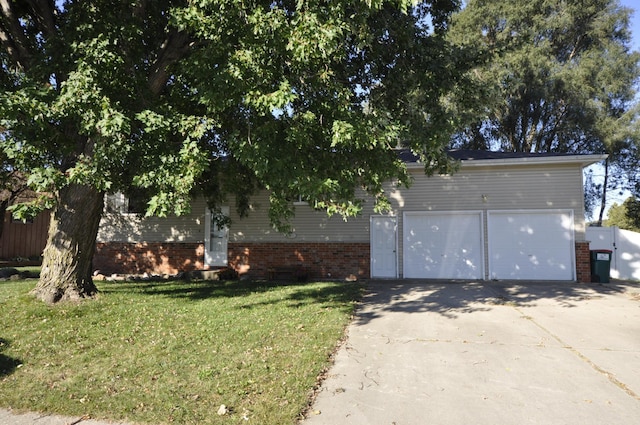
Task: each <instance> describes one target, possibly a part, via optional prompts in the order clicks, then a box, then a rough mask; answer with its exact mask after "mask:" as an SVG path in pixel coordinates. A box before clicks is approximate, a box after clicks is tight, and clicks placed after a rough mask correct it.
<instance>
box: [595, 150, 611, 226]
mask: <svg viewBox="0 0 640 425" xmlns="http://www.w3.org/2000/svg"><path fill="white" fill-rule="evenodd" d="M608 184H609V158H607V159H605V160H604V184H603V185H602V199H601V200H600V214H599V215H598V223H597V225H598V227H602V218H603V217H604V210H605V208H606V207H607V185H608Z"/></svg>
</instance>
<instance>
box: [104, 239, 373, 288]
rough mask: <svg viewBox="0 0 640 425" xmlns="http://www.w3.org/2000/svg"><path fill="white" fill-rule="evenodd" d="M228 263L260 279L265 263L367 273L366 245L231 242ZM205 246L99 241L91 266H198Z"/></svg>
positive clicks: (159, 270) (313, 274)
mask: <svg viewBox="0 0 640 425" xmlns="http://www.w3.org/2000/svg"><path fill="white" fill-rule="evenodd" d="M228 258H229V266H231V267H233V268H234V269H235V270H236V271H237V272H238V273H240V274H241V275H242V274H247V275H249V276H251V277H256V278H265V277H267V274H268V273H267V271H268V269H269V268H270V267H280V266H299V267H302V268H303V269H304V270H305V271H306V272H308V276H309V277H310V278H332V279H344V278H346V277H347V276H350V275H355V276H357V277H358V278H368V277H369V244H368V243H274V242H261V243H233V242H230V243H229V246H228ZM206 268H207V267H206V266H205V264H204V246H203V244H198V243H124V242H109V243H98V244H97V246H96V253H95V255H94V257H93V269H94V270H100V272H101V273H103V274H112V273H145V272H146V273H155V274H165V273H166V274H175V273H178V272H181V271H188V270H202V269H206Z"/></svg>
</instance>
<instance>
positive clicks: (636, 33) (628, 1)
mask: <svg viewBox="0 0 640 425" xmlns="http://www.w3.org/2000/svg"><path fill="white" fill-rule="evenodd" d="M620 4H622V5H623V6H626V7H628V8H631V9H634V12H633V14H632V15H631V36H632V41H631V45H632V46H633V49H634V50H640V2H639V1H638V0H620Z"/></svg>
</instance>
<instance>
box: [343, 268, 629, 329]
mask: <svg viewBox="0 0 640 425" xmlns="http://www.w3.org/2000/svg"><path fill="white" fill-rule="evenodd" d="M633 291H640V284H639V283H632V282H625V281H612V282H611V283H609V284H584V283H575V282H540V281H537V282H514V281H454V280H449V281H442V280H426V279H423V280H403V281H398V280H389V281H384V280H372V281H371V282H369V284H368V285H367V288H366V291H365V295H364V296H363V299H362V304H361V306H360V308H359V309H358V311H357V313H356V319H355V323H356V324H366V323H368V322H370V321H371V320H374V319H376V318H379V317H381V316H382V315H383V314H384V313H386V312H399V313H421V312H433V313H438V314H441V315H443V316H445V317H450V318H455V317H458V316H459V315H461V314H469V313H474V312H482V311H490V310H492V309H495V308H498V307H499V306H504V305H507V306H514V307H524V306H534V305H536V304H538V303H540V302H541V301H543V300H549V301H553V302H555V303H557V304H559V305H560V306H561V307H564V308H573V307H576V306H577V305H578V302H580V301H584V300H587V299H594V298H601V297H604V296H605V295H607V294H609V295H612V294H623V293H632V292H633Z"/></svg>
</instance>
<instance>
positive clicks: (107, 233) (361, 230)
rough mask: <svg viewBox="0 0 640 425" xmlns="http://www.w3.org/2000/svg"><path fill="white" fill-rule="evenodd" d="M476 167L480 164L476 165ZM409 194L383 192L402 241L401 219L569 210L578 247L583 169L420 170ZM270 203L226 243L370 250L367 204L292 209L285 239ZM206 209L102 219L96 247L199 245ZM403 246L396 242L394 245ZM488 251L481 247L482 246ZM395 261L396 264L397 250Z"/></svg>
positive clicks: (198, 205) (257, 201) (259, 199)
mask: <svg viewBox="0 0 640 425" xmlns="http://www.w3.org/2000/svg"><path fill="white" fill-rule="evenodd" d="M477 162H480V161H477ZM412 174H413V175H414V183H413V185H412V186H411V188H410V189H395V188H393V187H392V185H389V189H388V191H387V194H388V196H389V198H390V200H391V203H392V206H393V211H392V212H391V213H390V214H392V215H395V216H397V217H399V218H400V220H399V227H398V235H402V220H401V217H402V212H404V211H465V210H481V211H483V212H484V214H483V220H484V226H485V228H486V220H487V214H486V211H487V210H518V209H522V210H531V209H573V211H574V217H575V221H576V223H575V226H576V227H575V237H576V241H583V240H584V207H583V204H584V201H583V192H582V184H583V183H582V169H581V167H580V166H579V165H577V164H558V165H550V164H546V165H530V164H523V165H518V166H513V165H510V166H491V167H485V166H462V167H461V169H460V170H459V171H458V172H457V173H455V174H454V175H451V176H432V177H426V176H425V175H424V173H423V171H422V169H413V170H412ZM268 203H269V200H268V196H267V194H266V193H263V194H260V195H258V196H256V197H255V198H254V199H253V201H252V204H253V206H252V211H251V212H250V214H249V217H246V218H243V219H240V218H239V217H238V216H237V213H236V212H235V211H234V208H233V202H230V206H231V219H232V225H231V228H230V233H229V241H230V242H283V241H287V240H289V241H291V242H368V241H369V238H370V234H369V218H370V216H371V215H372V214H373V201H371V200H368V201H367V202H366V203H365V206H364V211H363V213H362V215H361V216H359V217H356V218H351V219H349V220H348V221H347V222H345V221H343V220H342V218H341V217H337V216H334V217H330V218H329V217H327V215H326V213H324V212H322V211H314V210H313V209H312V208H310V207H308V206H304V205H300V206H296V216H295V218H294V219H293V220H292V222H291V224H292V227H293V233H292V234H291V235H289V236H286V235H283V234H281V233H278V232H276V231H275V230H273V229H272V228H271V226H270V225H269V219H268V216H267V210H268ZM205 210H206V204H205V202H204V201H203V200H201V199H200V200H196V201H195V202H194V203H193V205H192V212H191V214H189V215H186V216H182V217H169V218H157V217H150V218H144V217H139V216H137V215H132V214H125V215H118V214H105V215H104V217H103V219H102V221H101V223H100V229H99V232H98V241H100V242H106V241H118V242H202V241H203V238H204V217H205ZM399 241H400V242H401V238H399ZM485 244H486V241H485ZM399 248H400V252H399V255H400V257H399V258H402V256H401V255H402V243H400V247H399Z"/></svg>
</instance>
